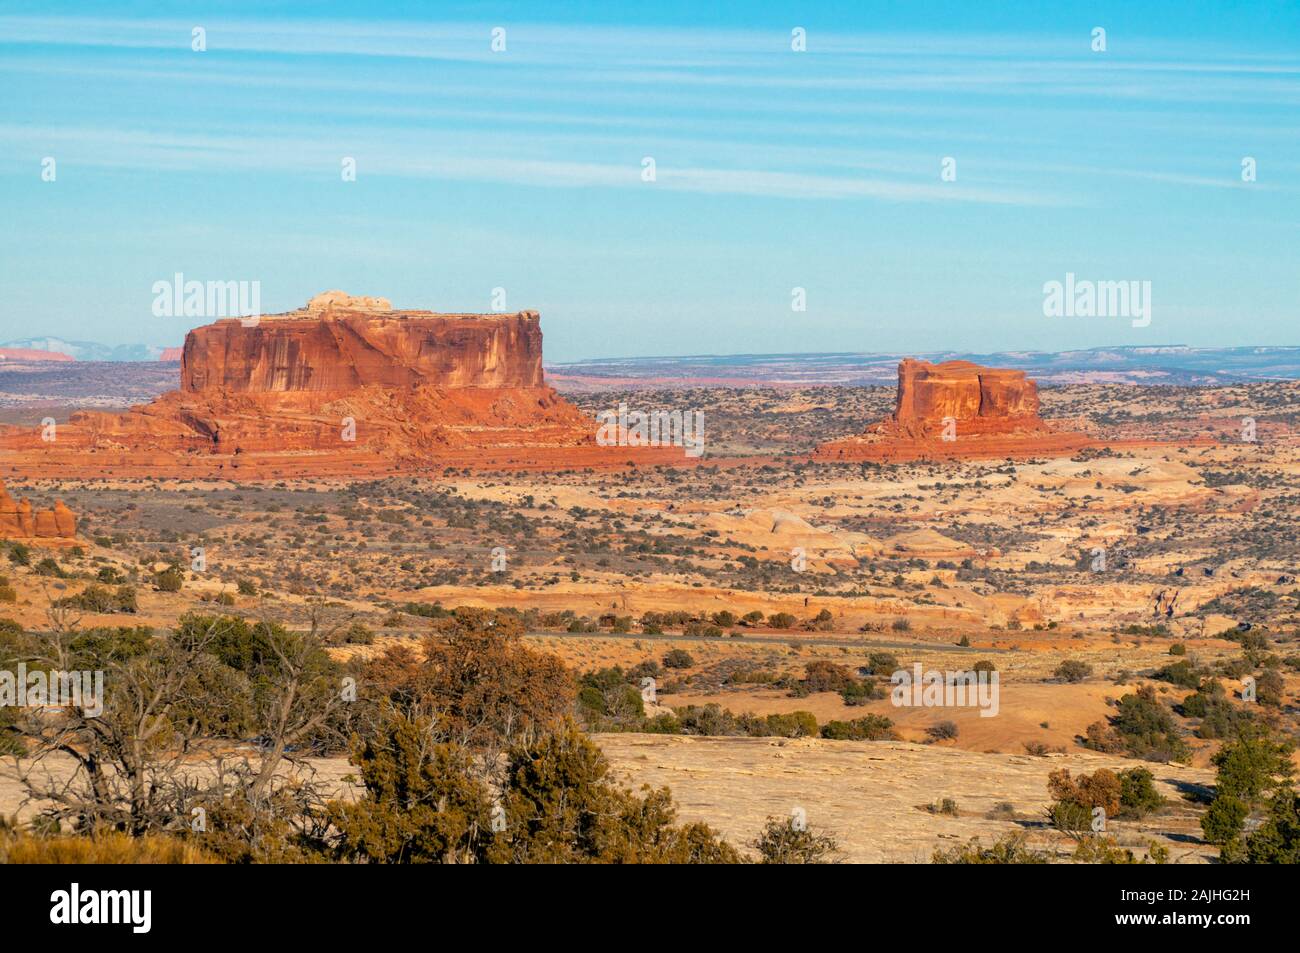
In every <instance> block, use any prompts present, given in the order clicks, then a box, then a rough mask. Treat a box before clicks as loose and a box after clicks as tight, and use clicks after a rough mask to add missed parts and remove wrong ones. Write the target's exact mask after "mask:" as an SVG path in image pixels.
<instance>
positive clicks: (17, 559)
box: [8, 543, 32, 566]
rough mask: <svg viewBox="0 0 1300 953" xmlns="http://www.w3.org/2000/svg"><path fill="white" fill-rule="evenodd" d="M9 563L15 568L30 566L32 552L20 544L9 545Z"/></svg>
mask: <svg viewBox="0 0 1300 953" xmlns="http://www.w3.org/2000/svg"><path fill="white" fill-rule="evenodd" d="M8 556H9V561H10V562H11V563H13V564H14V565H15V566H30V565H31V564H32V551H31V549H30V548H28V547H27V546H25V545H24V544H22V543H10V544H9V553H8Z"/></svg>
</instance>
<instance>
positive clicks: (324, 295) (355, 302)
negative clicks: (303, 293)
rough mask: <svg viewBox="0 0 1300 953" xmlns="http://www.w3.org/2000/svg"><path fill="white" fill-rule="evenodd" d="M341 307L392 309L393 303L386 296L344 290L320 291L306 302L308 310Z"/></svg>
mask: <svg viewBox="0 0 1300 953" xmlns="http://www.w3.org/2000/svg"><path fill="white" fill-rule="evenodd" d="M333 308H341V309H345V310H348V311H392V310H393V303H392V302H391V301H389V300H388V299H387V298H367V297H363V296H361V295H350V294H348V293H347V292H346V291H337V290H336V291H322V292H321V293H320V294H318V295H316V296H315V297H314V298H312V299H311V300H310V301H308V302H307V308H306V310H308V311H329V310H331V309H333Z"/></svg>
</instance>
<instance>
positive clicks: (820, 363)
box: [546, 345, 1300, 391]
mask: <svg viewBox="0 0 1300 953" xmlns="http://www.w3.org/2000/svg"><path fill="white" fill-rule="evenodd" d="M904 357H919V358H922V359H924V360H928V361H936V362H937V361H952V360H965V361H974V362H975V363H977V364H987V365H990V366H992V367H1010V368H1017V369H1020V370H1024V371H1026V372H1028V374H1029V376H1030V377H1033V378H1034V379H1036V380H1038V381H1040V382H1042V383H1045V384H1071V383H1082V382H1092V383H1128V384H1176V385H1183V386H1187V385H1212V384H1230V383H1238V382H1243V381H1258V380H1297V379H1300V347H1229V348H1194V347H1184V346H1182V345H1167V346H1157V347H1102V348H1092V349H1090V350H1083V351H1057V352H1052V351H999V352H993V353H987V354H976V353H971V352H965V351H942V352H931V353H921V354H915V353H913V354H902V353H897V354H894V353H888V354H882V353H840V354H739V355H700V356H694V357H630V358H622V359H610V360H597V361H576V362H572V363H567V364H548V365H547V367H546V373H547V379H548V382H549V383H551V384H552V385H553V386H555V387H556V388H558V389H559V390H568V391H582V390H605V389H608V388H613V387H624V388H638V387H640V388H663V387H681V386H685V385H690V384H702V385H726V384H732V385H735V386H750V385H762V384H766V385H771V386H784V387H797V386H814V385H827V384H841V385H855V384H856V385H863V384H893V383H894V382H895V381H896V380H897V365H898V362H899V361H900V360H902V359H903V358H904Z"/></svg>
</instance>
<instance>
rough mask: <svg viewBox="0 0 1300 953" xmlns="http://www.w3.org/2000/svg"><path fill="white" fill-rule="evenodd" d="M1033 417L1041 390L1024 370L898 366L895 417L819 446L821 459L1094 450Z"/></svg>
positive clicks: (963, 364)
mask: <svg viewBox="0 0 1300 953" xmlns="http://www.w3.org/2000/svg"><path fill="white" fill-rule="evenodd" d="M1093 445H1094V444H1093V441H1092V440H1091V439H1090V438H1088V437H1087V436H1085V435H1084V434H1081V433H1075V432H1071V431H1068V430H1058V429H1056V428H1054V427H1053V426H1052V425H1050V424H1049V423H1048V422H1046V421H1044V420H1043V419H1042V417H1040V416H1039V414H1038V385H1037V384H1035V383H1034V382H1033V381H1031V380H1029V378H1027V377H1026V376H1025V372H1024V371H1013V370H1003V369H999V368H992V367H982V366H980V365H979V364H972V363H971V362H970V361H945V362H943V363H942V364H931V363H930V362H929V361H917V360H913V359H912V358H905V359H904V360H903V361H902V362H900V363H899V365H898V394H897V397H896V400H895V404H894V412H893V414H891V415H890V416H888V417H886V418H885V419H884V420H882V421H881V422H880V423H878V424H876V425H875V426H874V427H872V428H870V429H869V430H867V432H866V433H863V434H860V435H858V436H854V437H846V438H843V439H840V440H833V441H830V442H829V443H824V444H822V445H821V446H820V447H818V448H817V450H816V452H815V453H814V457H815V458H816V459H819V460H826V461H834V460H847V461H851V460H874V461H880V462H901V461H908V460H927V459H953V458H974V457H1025V456H1050V455H1054V454H1067V453H1073V452H1075V451H1076V450H1080V449H1083V448H1084V447H1088V446H1093Z"/></svg>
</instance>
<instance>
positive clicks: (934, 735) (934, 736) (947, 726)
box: [925, 721, 957, 741]
mask: <svg viewBox="0 0 1300 953" xmlns="http://www.w3.org/2000/svg"><path fill="white" fill-rule="evenodd" d="M925 733H926V735H928V736H929V738H930V740H931V741H947V740H948V739H950V738H956V737H957V724H956V722H952V721H941V722H939V723H938V724H936V725H931V726H930V727H929V728H926V729H925Z"/></svg>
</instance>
